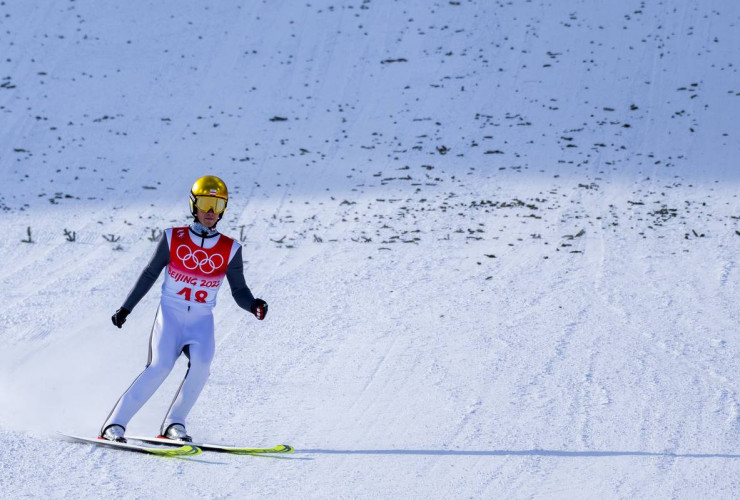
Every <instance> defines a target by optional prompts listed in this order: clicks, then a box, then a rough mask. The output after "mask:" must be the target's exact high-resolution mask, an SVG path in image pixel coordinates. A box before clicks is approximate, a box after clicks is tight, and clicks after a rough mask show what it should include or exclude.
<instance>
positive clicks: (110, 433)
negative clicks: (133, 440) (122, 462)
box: [98, 424, 126, 443]
mask: <svg viewBox="0 0 740 500" xmlns="http://www.w3.org/2000/svg"><path fill="white" fill-rule="evenodd" d="M124 432H126V429H124V428H123V427H121V426H120V425H117V424H113V425H109V426H108V427H106V428H105V429H104V430H103V432H102V433H101V434H100V436H98V438H99V439H105V440H107V441H115V442H116V443H125V442H126V438H125V437H123V433H124Z"/></svg>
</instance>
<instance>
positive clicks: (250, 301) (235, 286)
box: [226, 247, 255, 312]
mask: <svg viewBox="0 0 740 500" xmlns="http://www.w3.org/2000/svg"><path fill="white" fill-rule="evenodd" d="M226 279H227V280H229V286H230V287H231V295H232V296H233V297H234V300H235V301H236V303H237V305H238V306H239V307H241V308H242V309H244V310H245V311H249V312H252V307H253V306H254V302H255V300H254V295H252V291H251V290H250V289H249V287H248V286H247V283H246V282H245V281H244V261H243V260H242V249H241V247H239V250H237V251H236V254H235V255H234V258H233V259H231V262H229V267H227V268H226Z"/></svg>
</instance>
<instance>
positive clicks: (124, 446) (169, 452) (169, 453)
mask: <svg viewBox="0 0 740 500" xmlns="http://www.w3.org/2000/svg"><path fill="white" fill-rule="evenodd" d="M59 434H61V435H62V436H63V437H64V438H65V439H67V440H71V441H77V442H80V443H88V444H92V445H96V446H105V447H108V448H116V449H119V450H125V451H134V452H138V453H146V454H148V455H156V456H158V457H192V456H195V455H200V453H201V449H200V448H199V447H197V446H193V445H192V444H190V443H185V444H183V445H181V446H179V447H177V448H171V447H170V448H158V447H153V446H142V445H138V444H132V443H118V442H116V441H108V440H107V439H102V438H88V437H81V436H72V435H69V434H64V433H61V432H60V433H59Z"/></svg>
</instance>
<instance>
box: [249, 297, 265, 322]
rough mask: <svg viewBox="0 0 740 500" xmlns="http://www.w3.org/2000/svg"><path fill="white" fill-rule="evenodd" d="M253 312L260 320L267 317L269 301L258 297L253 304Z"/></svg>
mask: <svg viewBox="0 0 740 500" xmlns="http://www.w3.org/2000/svg"><path fill="white" fill-rule="evenodd" d="M252 314H254V315H255V316H256V317H257V319H258V320H260V321H262V320H263V319H265V316H267V302H265V301H264V300H262V299H256V300H255V301H254V305H253V306H252Z"/></svg>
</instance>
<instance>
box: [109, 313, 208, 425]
mask: <svg viewBox="0 0 740 500" xmlns="http://www.w3.org/2000/svg"><path fill="white" fill-rule="evenodd" d="M214 351H215V341H214V338H213V314H212V312H211V308H209V307H196V306H188V305H186V304H178V303H173V302H171V301H162V303H160V305H159V309H158V310H157V317H156V319H155V321H154V326H153V327H152V336H151V340H150V342H149V360H148V362H147V365H146V368H144V371H143V372H141V374H140V375H139V376H138V377H137V378H136V380H134V382H133V384H131V386H130V387H129V388H128V389H127V390H126V392H124V393H123V396H121V398H120V399H119V400H118V402H117V403H116V406H115V407H114V408H113V411H112V412H111V414H110V415H109V416H108V419H107V420H106V421H105V424H103V428H102V429H103V430H105V428H106V427H108V426H109V425H114V424H116V425H120V426H122V427H123V428H124V429H125V428H126V426H127V425H128V423H129V420H131V418H132V417H133V416H134V415H135V414H136V412H138V411H139V410H140V409H141V407H142V406H144V403H146V402H147V401H148V400H149V398H150V397H151V396H152V394H154V392H155V391H156V390H157V389H158V388H159V386H160V385H161V384H162V382H164V380H165V379H166V378H167V375H169V373H170V371H171V370H172V368H173V367H174V366H175V361H177V358H178V357H179V356H180V354H182V353H184V354H185V355H186V356H187V357H188V359H189V363H188V371H187V373H186V374H185V378H184V379H183V381H182V383H181V384H180V388H179V389H178V390H177V394H175V398H174V399H173V401H172V404H171V405H170V409H169V410H168V412H167V415H166V416H165V419H164V421H163V422H162V428H161V430H160V433H164V432H165V430H166V429H167V427H168V426H170V425H171V424H183V425H185V418H186V417H187V416H188V413H190V410H191V408H192V407H193V405H194V404H195V401H196V400H197V399H198V396H199V395H200V391H201V390H202V389H203V386H204V385H205V383H206V380H207V379H208V375H209V374H210V366H211V361H212V360H213V354H214Z"/></svg>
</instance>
